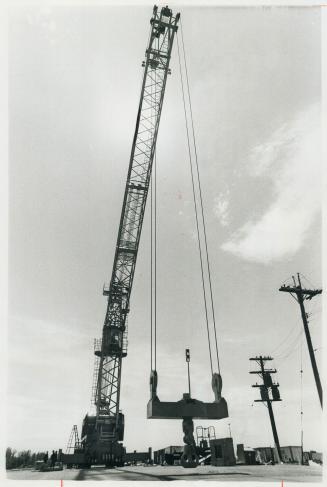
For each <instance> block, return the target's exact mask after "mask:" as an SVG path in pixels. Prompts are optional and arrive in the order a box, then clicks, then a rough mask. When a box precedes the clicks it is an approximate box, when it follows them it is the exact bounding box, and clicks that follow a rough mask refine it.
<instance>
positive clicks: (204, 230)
mask: <svg viewBox="0 0 327 487" xmlns="http://www.w3.org/2000/svg"><path fill="white" fill-rule="evenodd" d="M180 22H181V38H182V48H183V59H184V66H185V74H186V86H187V93H188V103H189V107H190V118H191V126H192V136H193V146H194V154H195V167H196V171H197V181H198V188H199V196H200V208H201V216H202V225H203V235H204V246H205V251H206V261H207V272H208V281H209V290H210V301H211V312H212V320H213V327H214V335H215V345H216V356H217V365H218V372H219V374H220V362H219V351H218V340H217V330H216V317H215V307H214V301H213V292H212V280H211V270H210V260H209V251H208V241H207V230H206V222H205V217H204V210H203V198H202V188H201V178H200V171H199V163H198V151H197V145H196V138H195V130H194V121H193V110H192V103H191V92H190V86H189V77H188V69H187V63H186V54H185V44H184V35H183V26H182V20H181V21H180Z"/></svg>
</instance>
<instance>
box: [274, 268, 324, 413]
mask: <svg viewBox="0 0 327 487" xmlns="http://www.w3.org/2000/svg"><path fill="white" fill-rule="evenodd" d="M292 278H293V283H294V286H285V284H284V285H283V286H281V287H280V288H279V290H280V291H282V292H286V293H289V294H291V296H293V298H294V299H296V301H297V302H298V303H299V305H300V309H301V316H302V321H303V327H304V332H305V337H306V339H307V345H308V350H309V355H310V360H311V365H312V370H313V375H314V378H315V381H316V387H317V391H318V396H319V401H320V405H321V407H322V387H321V382H320V377H319V372H318V367H317V362H316V357H315V354H314V350H313V346H312V341H311V335H310V330H309V323H308V314H307V313H306V311H305V307H304V301H305V300H306V299H309V300H310V299H312V298H313V297H314V296H316V295H317V294H321V293H322V290H321V289H304V288H303V287H302V283H301V279H300V274H299V273H297V280H298V282H297V283H296V281H295V278H294V276H292Z"/></svg>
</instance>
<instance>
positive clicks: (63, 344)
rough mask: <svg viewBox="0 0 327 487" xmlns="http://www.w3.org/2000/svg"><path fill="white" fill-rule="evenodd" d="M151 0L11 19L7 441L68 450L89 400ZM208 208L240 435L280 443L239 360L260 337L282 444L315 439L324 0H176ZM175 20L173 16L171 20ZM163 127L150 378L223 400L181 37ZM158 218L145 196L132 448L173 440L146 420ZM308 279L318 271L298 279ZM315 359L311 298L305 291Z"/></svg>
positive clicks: (245, 363)
mask: <svg viewBox="0 0 327 487" xmlns="http://www.w3.org/2000/svg"><path fill="white" fill-rule="evenodd" d="M151 13H152V8H150V7H129V8H128V7H109V6H84V7H81V6H71V7H69V6H61V7H60V6H53V7H42V8H40V7H36V6H34V7H32V6H31V7H20V8H19V9H13V11H12V13H11V20H10V26H9V179H10V180H9V196H10V202H9V311H8V314H9V324H8V368H7V370H8V391H7V410H8V411H10V414H9V415H8V419H7V444H8V445H10V446H12V447H14V448H16V449H18V450H20V449H28V448H29V449H32V450H44V449H47V450H52V449H58V448H63V449H65V447H66V445H67V441H68V438H69V434H70V431H71V428H72V426H73V424H77V425H78V427H79V428H80V426H81V423H82V419H83V417H84V416H85V414H86V412H87V411H88V410H89V409H90V399H91V385H92V375H93V362H94V356H93V339H94V338H98V337H100V336H101V331H102V325H103V320H104V315H105V310H106V300H105V298H104V297H103V296H102V286H103V283H104V282H108V280H109V278H110V275H111V266H112V262H113V256H114V248H115V244H116V238H117V231H118V223H119V218H120V211H121V204H122V199H123V191H124V187H125V178H126V174H127V167H128V161H129V154H130V148H131V143H132V137H133V132H134V126H135V120H136V112H137V107H138V101H139V92H140V85H141V80H142V68H141V63H142V60H143V58H144V51H145V47H146V42H147V39H148V32H149V31H148V29H149V20H150V17H151ZM181 15H182V25H183V34H184V42H185V48H186V58H187V63H188V73H189V82H190V90H191V99H192V108H193V116H194V124H195V134H196V141H197V148H198V156H199V166H200V173H201V183H202V191H203V202H204V211H205V217H206V222H207V235H208V247H209V254H210V262H211V270H212V283H213V292H214V303H215V309H216V318H217V334H218V345H219V355H220V365H221V374H222V378H223V390H222V393H223V396H224V397H225V399H226V401H227V403H228V407H229V414H230V415H229V418H227V419H224V420H221V421H215V422H208V421H196V422H195V424H196V425H198V424H202V425H203V426H207V425H209V424H214V426H215V428H216V435H217V437H225V436H228V434H229V430H228V423H230V427H231V431H232V436H233V439H234V445H236V444H237V443H244V444H245V445H246V446H252V447H256V446H269V445H273V438H272V433H271V428H270V424H269V417H268V412H267V411H266V408H265V407H264V405H262V404H259V403H253V401H254V399H258V392H257V390H256V389H253V388H251V384H252V383H253V377H254V376H253V375H250V374H249V371H250V370H251V368H253V366H252V365H251V363H250V362H249V358H250V357H253V356H255V355H260V354H262V355H269V354H271V355H272V356H273V357H274V358H275V360H274V361H273V363H272V365H273V366H274V367H276V368H277V370H278V373H277V374H276V376H277V377H276V379H277V380H278V382H279V384H280V393H281V397H282V399H283V401H282V402H279V403H275V404H274V411H275V419H276V424H277V429H278V432H279V438H280V443H281V445H299V444H300V403H301V386H300V369H301V357H302V367H303V386H302V400H303V411H304V415H303V428H304V448H305V449H314V450H318V451H319V450H321V448H322V439H321V434H320V432H321V409H320V405H319V401H318V396H317V391H316V388H315V383H314V379H313V374H312V370H311V366H310V361H309V357H308V351H307V348H306V344H305V339H304V336H303V333H301V330H302V328H301V326H302V323H301V319H300V311H299V307H298V305H297V304H296V302H295V301H294V300H292V298H291V297H290V296H288V295H286V294H284V293H280V292H279V291H278V289H279V287H280V285H281V284H282V283H283V282H289V280H288V279H289V278H290V277H291V276H292V275H294V274H295V273H296V272H301V274H302V275H303V276H305V278H306V279H309V281H310V282H311V283H313V285H314V286H315V287H321V285H322V277H321V154H320V104H321V99H320V90H321V86H320V77H321V73H320V63H321V61H320V11H319V9H318V8H214V7H207V8H199V7H192V8H191V7H185V6H184V7H182V8H181ZM179 35H180V34H179ZM171 69H172V74H171V76H169V78H168V82H167V89H166V94H165V100H164V108H163V113H162V119H161V124H160V129H159V136H158V144H157V165H158V167H157V178H158V196H157V200H158V262H157V266H158V282H157V295H158V345H157V350H158V352H157V353H158V358H157V371H158V376H159V382H158V395H159V398H160V399H161V400H172V401H175V400H179V399H180V398H181V397H182V394H183V392H186V391H187V369H186V364H185V360H184V350H185V348H187V347H188V348H190V350H191V384H192V394H193V396H194V397H195V398H197V399H199V400H203V401H212V400H213V399H214V396H213V392H212V390H211V385H210V384H211V373H210V365H209V358H208V344H207V339H206V329H205V320H204V309H203V300H202V295H201V280H200V264H199V255H198V251H197V243H196V234H195V231H196V229H195V216H194V210H193V206H192V187H191V178H190V170H189V162H188V152H187V140H186V133H185V121H184V113H183V104H182V92H181V86H180V77H179V67H178V57H177V46H176V45H175V46H174V48H173V56H172V61H171ZM149 255H150V234H149V211H147V212H146V217H145V222H144V228H143V232H142V237H141V243H140V249H139V255H138V262H137V266H136V273H135V279H134V286H133V290H132V297H131V312H130V314H129V331H128V333H129V349H128V356H127V358H126V359H124V361H123V369H122V370H123V372H122V390H121V409H122V410H123V412H124V414H125V440H124V444H125V445H126V447H127V450H128V451H130V450H134V449H137V450H144V449H147V448H148V446H152V447H153V448H154V449H158V448H162V447H165V446H167V445H174V444H175V445H178V444H182V425H181V422H179V421H176V420H171V421H168V420H167V421H165V420H157V421H156V420H147V419H146V404H147V402H148V400H149V398H150V390H149V375H150V312H149V309H150V285H149V276H150V256H149ZM305 278H303V279H304V284H306V285H308V286H310V284H309V283H308V281H307V280H305ZM308 312H309V313H310V318H309V319H310V330H311V333H312V340H313V344H314V348H315V349H316V352H315V354H316V359H317V363H318V366H319V367H321V355H322V348H321V298H320V297H316V298H315V299H314V300H313V301H312V302H311V303H309V305H308Z"/></svg>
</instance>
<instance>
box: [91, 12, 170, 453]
mask: <svg viewBox="0 0 327 487" xmlns="http://www.w3.org/2000/svg"><path fill="white" fill-rule="evenodd" d="M178 20H179V14H177V15H175V16H173V13H172V11H171V10H170V9H169V8H168V7H164V8H162V9H161V10H160V11H159V10H158V8H157V7H156V6H155V7H154V9H153V17H152V18H151V21H150V23H151V32H150V37H149V42H148V46H147V49H146V52H145V61H144V62H143V63H142V66H143V67H144V76H143V83H142V88H141V96H140V102H139V108H138V114H137V120H136V127H135V133H134V138H133V144H132V150H131V156H130V163H129V169H128V175H127V182H126V188H125V195H124V200H123V206H122V212H121V218H120V224H119V231H118V238H117V244H116V251H115V257H114V263H113V270H112V275H111V281H110V285H109V287H108V288H104V291H103V293H104V295H106V296H108V306H107V312H106V316H105V321H104V326H103V333H102V339H101V340H97V341H96V347H95V348H96V349H95V355H96V356H97V360H98V363H97V367H98V373H97V382H96V384H95V387H94V404H95V406H96V416H95V417H94V416H93V417H92V416H86V418H85V419H84V424H83V431H82V436H84V443H85V446H86V447H88V448H89V449H90V447H91V444H93V445H94V442H97V443H99V442H100V443H101V444H102V445H104V444H105V443H108V442H115V441H116V442H117V441H119V440H122V439H123V430H124V424H123V415H122V414H121V413H120V412H119V402H120V381H121V367H122V358H123V357H125V356H126V355H127V314H128V312H129V302H130V295H131V289H132V284H133V277H134V271H135V264H136V259H137V253H138V247H139V241H140V235H141V230H142V223H143V217H144V211H145V204H146V199H147V194H148V190H149V184H150V178H151V169H152V163H153V159H154V154H155V147H156V141H157V135H158V128H159V122H160V116H161V111H162V104H163V99H164V93H165V87H166V81H167V75H168V74H170V70H169V62H170V57H171V51H172V46H173V41H174V36H175V33H176V31H177V24H178ZM91 437H92V438H93V440H92V441H91V439H92V438H91ZM92 442H93V443H92ZM91 450H93V451H94V447H92V448H91ZM102 450H103V448H102Z"/></svg>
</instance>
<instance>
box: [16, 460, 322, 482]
mask: <svg viewBox="0 0 327 487" xmlns="http://www.w3.org/2000/svg"><path fill="white" fill-rule="evenodd" d="M322 470H323V469H322V467H320V466H319V465H317V466H301V465H285V464H284V465H236V466H233V467H213V466H211V465H205V466H200V467H198V468H195V469H185V468H183V467H179V466H171V467H170V466H159V465H158V466H130V467H121V468H114V469H108V468H104V467H92V468H91V469H87V470H78V469H64V470H62V471H54V472H38V471H36V470H28V469H24V470H9V471H8V472H7V478H8V479H12V480H61V479H62V480H67V481H69V480H87V481H93V480H110V481H112V480H124V481H126V480H139V481H142V482H143V481H146V480H149V481H153V480H166V481H167V480H192V481H194V480H214V481H224V482H226V481H233V482H239V481H251V482H253V481H258V482H260V481H262V482H264V481H271V482H275V481H276V482H279V483H281V481H282V480H283V481H284V483H285V482H308V483H309V482H310V483H311V482H321V481H322Z"/></svg>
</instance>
